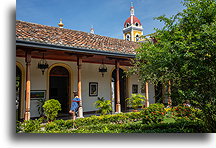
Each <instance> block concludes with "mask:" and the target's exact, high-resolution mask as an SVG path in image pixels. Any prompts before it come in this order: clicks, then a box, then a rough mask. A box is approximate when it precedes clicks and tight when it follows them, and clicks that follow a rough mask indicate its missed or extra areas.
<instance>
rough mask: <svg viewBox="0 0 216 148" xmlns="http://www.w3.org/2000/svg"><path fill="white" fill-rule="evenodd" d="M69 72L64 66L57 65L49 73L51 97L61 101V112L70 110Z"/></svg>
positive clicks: (64, 112)
mask: <svg viewBox="0 0 216 148" xmlns="http://www.w3.org/2000/svg"><path fill="white" fill-rule="evenodd" d="M69 90H70V89H69V72H68V70H67V69H66V68H64V67H62V66H55V67H53V68H52V69H51V70H50V73H49V99H56V100H58V101H59V102H60V103H61V108H62V110H61V111H60V113H61V114H66V113H68V111H69Z"/></svg>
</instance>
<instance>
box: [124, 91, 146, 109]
mask: <svg viewBox="0 0 216 148" xmlns="http://www.w3.org/2000/svg"><path fill="white" fill-rule="evenodd" d="M143 98H145V96H143V95H141V94H132V95H131V97H130V98H127V99H126V101H128V105H129V107H132V108H133V109H134V110H133V111H134V112H136V111H137V109H138V107H139V106H143V102H144V100H145V99H143Z"/></svg>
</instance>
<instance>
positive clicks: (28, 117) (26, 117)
mask: <svg viewBox="0 0 216 148" xmlns="http://www.w3.org/2000/svg"><path fill="white" fill-rule="evenodd" d="M25 120H30V112H25Z"/></svg>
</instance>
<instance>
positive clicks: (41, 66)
mask: <svg viewBox="0 0 216 148" xmlns="http://www.w3.org/2000/svg"><path fill="white" fill-rule="evenodd" d="M48 67H49V65H48V64H47V61H46V59H45V58H44V53H43V57H42V59H41V60H40V61H39V62H38V68H39V69H41V71H42V75H44V71H45V69H47V68H48Z"/></svg>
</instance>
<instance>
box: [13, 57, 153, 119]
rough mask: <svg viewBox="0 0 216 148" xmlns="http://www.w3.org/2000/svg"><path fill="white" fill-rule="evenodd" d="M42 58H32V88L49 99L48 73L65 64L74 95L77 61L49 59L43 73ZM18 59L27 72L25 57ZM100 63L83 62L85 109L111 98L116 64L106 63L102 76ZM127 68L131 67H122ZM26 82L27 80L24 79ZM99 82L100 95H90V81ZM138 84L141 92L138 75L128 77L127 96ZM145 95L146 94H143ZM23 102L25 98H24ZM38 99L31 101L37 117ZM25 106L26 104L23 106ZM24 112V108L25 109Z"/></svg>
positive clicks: (32, 112)
mask: <svg viewBox="0 0 216 148" xmlns="http://www.w3.org/2000/svg"><path fill="white" fill-rule="evenodd" d="M39 60H40V59H32V61H31V90H46V93H47V95H46V99H49V98H48V97H49V76H48V73H49V71H50V70H51V68H52V67H54V66H56V65H60V66H64V67H65V68H66V69H68V71H69V73H70V78H69V81H70V94H71V98H72V97H73V93H72V92H73V91H75V90H77V63H76V62H70V61H57V60H47V62H48V64H49V69H47V70H46V71H45V73H44V75H42V72H41V70H39V69H38V68H37V64H38V62H39ZM16 61H17V62H19V63H20V64H22V66H23V67H24V72H25V67H26V66H25V60H24V58H21V57H17V58H16ZM99 66H100V64H93V63H82V71H81V73H82V75H81V79H82V100H83V111H84V112H88V111H95V110H97V109H96V108H95V106H94V102H95V101H96V100H97V98H98V97H104V99H111V98H112V96H111V95H112V93H111V78H112V71H113V69H114V68H115V66H114V65H106V66H107V72H106V73H105V74H104V77H102V75H101V73H99V72H98V68H99ZM121 68H122V69H124V70H126V69H128V68H129V67H121ZM23 82H25V80H24V81H23ZM90 82H97V83H98V96H89V83H90ZM133 84H137V85H138V93H140V94H142V93H141V83H140V82H139V81H138V76H137V75H133V76H130V77H129V78H127V89H128V90H126V91H127V94H128V96H127V97H130V95H131V93H132V85H133ZM143 95H145V94H143ZM154 95H155V94H154V86H153V85H152V84H150V85H149V102H150V103H154ZM22 101H23V104H24V99H23V98H22ZM36 106H37V101H35V100H34V101H31V117H37V116H38V115H39V114H38V112H37V107H36ZM23 108H24V106H23ZM23 112H24V109H23Z"/></svg>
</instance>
